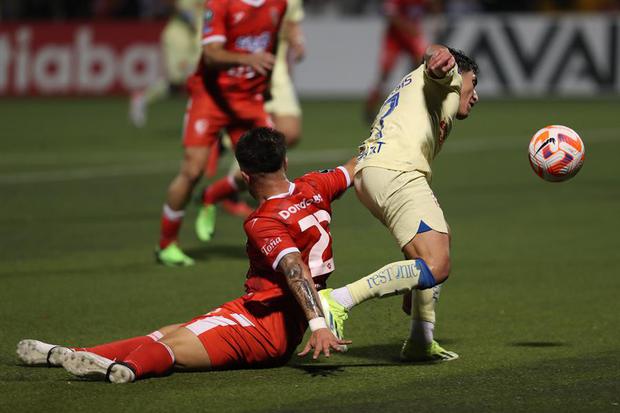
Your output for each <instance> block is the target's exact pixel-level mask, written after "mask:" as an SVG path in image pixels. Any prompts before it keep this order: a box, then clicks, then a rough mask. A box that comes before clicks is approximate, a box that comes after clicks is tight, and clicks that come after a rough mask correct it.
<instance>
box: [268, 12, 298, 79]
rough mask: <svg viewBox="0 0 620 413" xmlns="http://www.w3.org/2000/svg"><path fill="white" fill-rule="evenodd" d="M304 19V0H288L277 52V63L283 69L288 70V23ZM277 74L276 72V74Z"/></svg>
mask: <svg viewBox="0 0 620 413" xmlns="http://www.w3.org/2000/svg"><path fill="white" fill-rule="evenodd" d="M303 19H304V8H303V4H302V0H288V1H287V6H286V13H285V14H284V24H283V25H282V28H281V29H280V33H279V40H278V51H277V52H276V63H275V65H276V66H278V65H280V67H281V69H282V70H284V71H288V64H287V61H286V54H287V52H288V40H287V38H286V33H285V31H286V23H300V22H301V21H302V20H303ZM274 75H275V74H274Z"/></svg>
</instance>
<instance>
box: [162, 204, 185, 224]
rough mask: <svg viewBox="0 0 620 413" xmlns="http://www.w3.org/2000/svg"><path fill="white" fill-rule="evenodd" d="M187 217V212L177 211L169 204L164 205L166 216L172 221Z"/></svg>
mask: <svg viewBox="0 0 620 413" xmlns="http://www.w3.org/2000/svg"><path fill="white" fill-rule="evenodd" d="M184 215H185V210H180V211H175V210H174V209H172V208H170V207H169V206H168V204H164V216H165V217H166V218H168V219H169V220H170V221H178V220H180V219H182V218H183V216H184Z"/></svg>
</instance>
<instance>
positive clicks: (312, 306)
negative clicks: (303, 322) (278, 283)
mask: <svg viewBox="0 0 620 413" xmlns="http://www.w3.org/2000/svg"><path fill="white" fill-rule="evenodd" d="M278 266H279V267H280V270H281V271H282V272H283V273H284V276H285V277H286V283H287V284H288V286H289V288H290V290H291V292H292V293H293V295H294V296H295V299H296V300H297V302H298V303H299V305H300V306H301V308H302V310H303V311H304V314H305V315H306V318H307V319H308V320H311V319H313V318H316V317H323V310H322V309H321V306H320V305H319V302H320V300H319V297H318V293H317V292H316V289H315V288H314V285H313V284H312V282H311V280H312V278H311V276H310V270H309V269H308V267H307V266H306V265H305V264H304V263H303V261H302V260H301V255H300V254H299V253H292V254H288V255H286V256H285V257H284V258H282V261H280V264H279V265H278Z"/></svg>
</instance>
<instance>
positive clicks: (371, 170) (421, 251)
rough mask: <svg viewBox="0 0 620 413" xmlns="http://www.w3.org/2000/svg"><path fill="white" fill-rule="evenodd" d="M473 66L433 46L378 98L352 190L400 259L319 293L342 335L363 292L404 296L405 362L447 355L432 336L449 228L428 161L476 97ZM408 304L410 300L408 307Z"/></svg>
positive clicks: (445, 268) (445, 272)
mask: <svg viewBox="0 0 620 413" xmlns="http://www.w3.org/2000/svg"><path fill="white" fill-rule="evenodd" d="M477 74H478V66H477V64H476V62H475V61H473V60H472V59H471V58H469V57H467V56H466V55H465V54H463V53H462V52H460V51H456V50H453V49H448V48H446V47H443V46H438V45H434V46H431V47H429V48H428V49H427V51H426V54H425V64H423V65H421V66H420V67H419V68H417V69H416V70H414V71H413V72H411V73H409V74H408V75H407V76H405V77H404V78H403V80H402V81H401V82H400V83H399V84H398V86H396V88H395V89H394V90H393V91H392V93H391V94H390V95H389V97H388V98H387V100H386V101H385V103H384V104H383V106H382V108H381V110H380V111H379V114H378V115H377V117H376V119H375V122H374V124H373V126H372V132H371V136H370V137H369V138H368V139H367V140H366V141H364V143H363V144H362V145H361V146H360V154H359V156H358V164H357V166H356V168H355V171H356V175H355V180H354V181H355V190H356V192H357V195H358V197H359V199H360V200H361V202H362V203H363V204H364V205H365V206H366V208H368V210H370V212H371V213H372V214H373V215H374V216H375V217H376V218H377V219H378V220H379V221H381V223H382V224H383V225H385V226H386V227H387V228H388V229H389V230H390V232H391V233H392V235H393V236H394V237H395V238H396V241H397V242H398V246H399V248H400V249H401V250H402V252H403V253H404V255H405V257H406V258H407V261H401V262H397V263H393V264H390V265H388V266H386V267H384V268H382V269H380V270H379V271H377V272H375V273H373V274H371V275H369V276H367V277H364V278H362V279H360V280H359V281H356V282H354V283H351V284H349V285H347V286H346V287H343V288H338V289H335V290H333V291H330V290H324V291H321V295H322V297H323V298H324V299H325V300H327V301H328V302H329V304H330V311H331V313H332V315H333V317H334V318H335V322H336V324H337V325H338V327H339V330H340V332H339V333H340V334H342V323H343V322H344V320H346V318H347V314H346V313H347V311H348V310H350V309H351V308H352V307H354V306H355V305H358V304H360V303H362V302H364V301H366V300H368V299H370V298H375V297H385V296H388V295H393V294H396V293H403V292H406V291H410V290H411V289H412V288H415V290H414V294H413V295H414V297H413V301H412V302H411V301H409V302H408V301H407V300H411V296H410V295H409V294H407V295H406V296H405V301H404V304H403V308H404V309H406V311H410V312H411V315H412V326H411V334H410V337H409V338H408V339H407V340H406V341H405V344H404V346H403V349H402V352H401V358H402V359H403V360H406V361H441V360H454V359H456V358H457V357H458V355H457V354H456V353H453V352H450V351H447V350H444V349H443V348H441V346H439V344H438V343H437V342H436V341H435V340H434V339H433V331H434V325H435V302H436V300H437V298H438V294H439V290H438V287H439V286H438V285H437V287H435V288H430V287H432V286H433V285H435V284H440V283H442V282H443V281H445V280H446V279H447V278H448V275H449V273H450V234H449V228H448V224H447V222H446V220H445V218H444V215H443V211H442V210H441V207H440V206H439V203H438V202H437V200H436V198H435V196H434V194H433V191H432V190H431V188H430V186H429V184H430V182H431V163H432V161H433V159H434V158H435V156H437V154H438V153H439V151H440V150H441V147H442V145H443V144H444V142H445V140H446V138H447V136H448V133H449V132H450V130H451V129H452V125H453V122H454V119H455V118H456V119H465V118H467V116H468V115H469V113H470V111H471V109H472V107H473V106H474V105H475V104H476V102H478V95H477V93H476V90H475V87H476V84H477V82H478V78H477ZM410 303H411V306H412V307H411V306H410Z"/></svg>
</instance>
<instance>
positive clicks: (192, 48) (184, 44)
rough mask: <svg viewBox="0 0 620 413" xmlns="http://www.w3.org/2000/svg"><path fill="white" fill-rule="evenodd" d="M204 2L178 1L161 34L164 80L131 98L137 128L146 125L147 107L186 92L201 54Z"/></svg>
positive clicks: (130, 109)
mask: <svg viewBox="0 0 620 413" xmlns="http://www.w3.org/2000/svg"><path fill="white" fill-rule="evenodd" d="M203 4H204V0H177V1H176V3H175V10H174V13H173V15H172V16H171V17H170V20H169V21H168V23H167V24H166V27H165V28H164V30H163V31H162V34H161V52H162V57H163V61H164V76H163V77H162V78H159V79H157V80H156V81H155V82H154V83H153V84H151V85H150V86H149V87H148V88H147V89H146V90H144V91H137V92H134V93H133V94H132V95H131V100H130V105H129V119H130V120H131V123H132V124H133V125H134V126H136V127H142V126H144V125H145V124H146V119H147V108H148V105H150V104H152V103H154V102H156V101H158V100H161V99H164V98H166V97H167V96H168V95H169V94H170V92H173V91H179V90H183V89H184V88H185V81H186V80H187V77H188V76H189V75H191V74H192V73H194V71H195V70H196V64H197V63H198V59H199V58H200V53H201V52H202V47H201V41H202V33H201V27H202V17H203V16H202V13H203Z"/></svg>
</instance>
